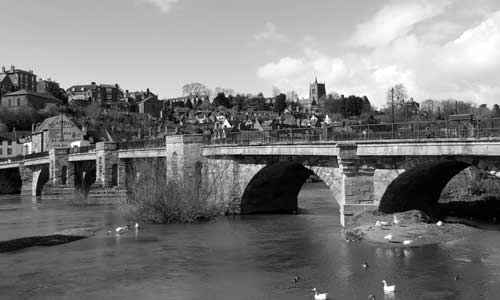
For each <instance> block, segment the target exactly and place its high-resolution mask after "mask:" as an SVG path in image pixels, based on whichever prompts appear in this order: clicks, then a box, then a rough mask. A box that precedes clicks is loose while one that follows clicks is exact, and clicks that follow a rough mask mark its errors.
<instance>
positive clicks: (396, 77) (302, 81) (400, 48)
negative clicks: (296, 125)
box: [257, 10, 500, 107]
mask: <svg viewBox="0 0 500 300" xmlns="http://www.w3.org/2000/svg"><path fill="white" fill-rule="evenodd" d="M428 22H430V23H428V24H424V25H425V28H434V30H439V26H436V25H435V24H439V23H440V22H443V20H433V21H431V20H429V21H428ZM434 23H435V24H434ZM474 24H475V25H472V26H469V27H468V28H465V27H464V28H463V29H462V30H461V31H458V29H457V28H453V30H450V31H449V32H453V33H450V34H447V35H446V36H441V37H439V38H429V34H431V33H429V32H426V31H422V32H419V31H418V30H413V31H408V32H406V33H405V34H404V35H401V36H398V37H396V38H394V39H393V40H392V41H391V42H390V43H387V44H380V45H378V46H376V47H374V48H372V49H369V50H367V49H352V48H351V49H350V50H349V52H348V53H346V54H343V55H338V56H331V55H328V54H327V53H325V52H321V51H320V50H317V49H318V47H314V48H311V47H308V48H303V49H302V53H301V54H299V55H296V56H287V57H284V58H282V59H279V60H277V61H276V62H269V63H267V64H265V65H263V66H262V67H260V68H259V69H258V70H257V75H258V77H260V78H262V79H264V80H266V81H268V82H269V83H270V84H273V85H275V86H277V87H278V88H280V89H281V90H296V91H297V92H298V93H299V95H300V96H301V97H304V96H305V97H307V96H308V88H309V83H310V82H311V81H313V80H314V77H315V76H318V80H320V81H325V82H326V84H327V92H331V91H336V92H338V93H339V94H345V95H349V94H355V95H360V96H361V95H366V96H368V98H369V99H370V101H371V102H372V103H373V104H375V105H381V104H384V103H385V93H386V91H387V89H388V88H389V87H390V86H392V85H394V84H397V83H403V84H404V85H405V86H406V87H407V89H408V91H409V94H410V96H412V97H414V98H415V99H416V100H417V101H423V100H425V99H428V98H432V99H447V98H455V99H460V100H472V101H476V102H477V103H486V104H488V105H489V106H490V107H491V105H492V104H494V103H499V99H500V82H499V81H498V78H500V51H498V49H500V10H499V11H497V12H494V13H490V14H489V15H488V16H487V17H485V18H483V19H482V20H478V21H476V22H474ZM464 26H465V25H464ZM451 27H454V26H453V25H452V26H450V28H451ZM462 27H463V26H462Z"/></svg>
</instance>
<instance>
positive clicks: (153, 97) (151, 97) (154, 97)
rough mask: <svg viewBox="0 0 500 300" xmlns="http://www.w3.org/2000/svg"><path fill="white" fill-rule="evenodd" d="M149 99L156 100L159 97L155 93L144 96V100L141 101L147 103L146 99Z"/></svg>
mask: <svg viewBox="0 0 500 300" xmlns="http://www.w3.org/2000/svg"><path fill="white" fill-rule="evenodd" d="M149 100H155V101H158V97H156V96H155V95H150V96H148V97H146V98H144V99H143V100H142V101H140V102H139V103H145V102H146V101H149Z"/></svg>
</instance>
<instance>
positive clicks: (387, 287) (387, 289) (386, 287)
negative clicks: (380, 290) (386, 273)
mask: <svg viewBox="0 0 500 300" xmlns="http://www.w3.org/2000/svg"><path fill="white" fill-rule="evenodd" d="M382 282H383V283H384V292H385V293H392V292H394V291H395V290H396V285H395V284H393V285H387V282H386V281H385V279H384V280H382Z"/></svg>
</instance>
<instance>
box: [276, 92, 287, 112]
mask: <svg viewBox="0 0 500 300" xmlns="http://www.w3.org/2000/svg"><path fill="white" fill-rule="evenodd" d="M285 108H286V95H285V94H279V95H277V96H276V97H274V111H275V112H277V113H279V114H281V113H282V112H283V111H284V110H285Z"/></svg>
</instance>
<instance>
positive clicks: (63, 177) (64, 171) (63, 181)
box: [61, 166, 68, 185]
mask: <svg viewBox="0 0 500 300" xmlns="http://www.w3.org/2000/svg"><path fill="white" fill-rule="evenodd" d="M67 178H68V167H66V166H63V167H62V169H61V184H62V185H66V182H67Z"/></svg>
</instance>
